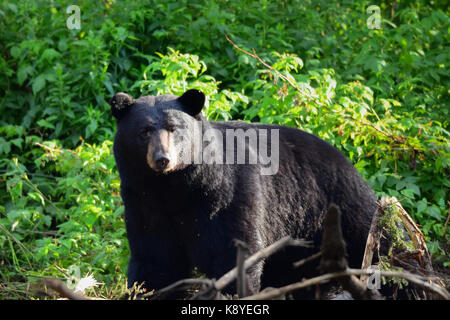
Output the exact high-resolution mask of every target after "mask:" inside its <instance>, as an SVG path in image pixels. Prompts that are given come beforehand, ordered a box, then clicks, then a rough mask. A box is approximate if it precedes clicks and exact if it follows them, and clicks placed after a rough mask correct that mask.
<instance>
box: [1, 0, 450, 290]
mask: <svg viewBox="0 0 450 320" xmlns="http://www.w3.org/2000/svg"><path fill="white" fill-rule="evenodd" d="M71 4H72V3H69V2H67V1H63V0H58V1H52V2H48V1H44V0H38V1H29V0H25V1H20V2H16V1H8V0H7V1H3V2H2V3H0V52H1V55H0V70H1V73H0V91H1V93H2V94H0V111H1V117H0V174H1V176H0V181H1V182H0V264H1V265H2V268H1V269H0V277H1V278H0V279H1V280H0V282H3V283H9V284H11V285H9V286H8V288H15V287H14V286H13V285H12V283H20V282H24V281H33V280H35V279H37V278H38V277H39V276H44V275H52V276H57V277H61V278H67V277H68V270H69V269H70V268H71V267H73V266H77V267H79V268H80V271H81V274H82V275H85V274H87V273H93V274H94V276H95V278H96V279H97V280H99V281H101V282H104V283H105V284H106V285H105V287H106V288H107V287H112V285H113V283H117V282H121V283H123V281H124V278H125V277H124V273H125V272H126V264H127V256H128V246H127V242H126V237H125V228H124V222H123V215H122V213H123V206H122V204H121V200H120V196H119V179H118V175H117V171H116V169H115V164H114V159H113V157H112V154H111V145H112V142H111V140H112V138H113V133H114V130H115V123H114V120H113V119H112V117H111V116H110V115H109V105H108V103H107V100H108V99H109V98H110V97H111V96H112V95H113V94H114V92H118V91H125V92H129V93H130V94H132V95H133V96H135V97H137V96H140V95H144V94H162V93H173V94H180V93H182V92H183V91H184V90H186V89H187V88H197V89H200V90H202V91H204V92H205V93H206V94H207V96H208V101H207V108H206V109H205V116H207V117H208V119H211V120H229V119H240V120H244V121H253V122H256V121H258V122H264V123H277V124H282V125H287V126H292V127H297V128H301V129H303V130H305V131H308V132H311V133H314V134H316V135H318V136H320V137H322V138H323V139H325V140H327V141H328V142H330V143H331V144H333V145H334V146H336V147H337V148H338V149H340V150H342V151H343V152H344V153H345V154H346V155H347V156H348V157H349V159H350V160H351V161H352V162H353V163H354V164H355V166H356V167H357V168H358V170H359V172H360V173H361V174H362V175H363V177H364V178H365V179H366V181H368V182H369V184H370V185H371V186H372V187H373V188H374V190H375V191H376V192H377V194H378V195H379V196H383V195H388V196H394V197H397V198H398V199H400V200H401V201H402V205H403V207H404V208H405V209H406V210H407V211H408V212H409V213H410V214H411V215H412V217H413V219H414V220H415V221H416V222H417V223H418V224H419V225H420V227H421V230H422V231H423V233H424V234H425V236H426V238H427V240H428V247H429V250H430V252H431V253H432V254H433V256H434V258H435V259H436V262H438V263H439V262H440V263H443V264H444V265H445V266H448V265H449V263H450V259H449V256H448V248H449V246H450V244H449V238H448V232H447V237H445V235H444V232H445V231H444V230H445V221H446V219H447V216H448V214H449V198H448V195H447V194H448V190H449V187H450V180H449V170H450V169H449V165H450V160H449V159H450V146H449V142H448V141H449V131H448V126H449V122H448V119H449V110H450V107H449V101H450V99H449V91H448V88H449V85H450V83H449V72H448V65H449V62H450V50H449V32H448V30H449V27H450V26H449V16H448V8H447V6H446V3H445V2H444V1H435V2H433V4H430V3H429V2H427V1H416V2H411V1H396V5H395V8H392V6H391V2H387V1H382V2H381V3H380V4H379V6H380V8H381V16H382V20H381V26H380V27H381V28H380V29H378V30H377V29H373V30H371V29H368V28H367V19H368V18H369V14H368V13H367V12H366V9H367V7H368V6H370V5H372V4H373V3H371V2H369V1H355V2H352V1H341V2H329V1H322V0H318V1H300V0H298V1H259V2H256V1H248V0H240V1H222V0H215V1H204V0H197V1H187V0H182V1H158V0H152V1H144V0H134V1H118V0H117V1H115V0H105V1H100V0H97V1H86V0H80V1H77V3H76V4H77V5H78V6H80V8H81V30H76V29H74V30H69V29H67V28H66V19H67V18H68V16H69V15H68V14H66V8H67V7H68V6H69V5H71ZM243 8H244V9H243ZM225 34H228V35H229V37H230V38H231V39H232V40H233V41H234V42H235V43H236V44H237V45H238V46H240V47H241V48H242V49H244V50H246V51H248V52H251V53H253V52H256V53H257V55H258V56H259V57H260V58H261V59H263V60H264V61H265V62H266V63H268V64H269V65H271V66H272V67H273V68H274V70H270V69H268V68H266V67H265V66H263V65H262V64H261V63H259V62H258V60H257V59H254V58H252V57H250V56H249V55H246V54H245V53H243V52H241V51H238V50H236V49H234V48H233V46H232V45H231V44H230V43H229V42H228V41H227V40H226V38H225ZM253 50H255V51H253ZM281 75H282V76H281ZM283 78H284V79H283ZM285 79H288V80H289V81H290V82H291V83H292V84H294V86H292V85H290V84H289V83H288V82H286V80H285ZM3 289H4V288H3V287H0V297H3V296H5V297H11V296H14V297H23V296H26V295H28V294H30V293H29V292H24V291H23V290H22V289H20V290H19V289H17V290H16V289H11V290H9V289H8V290H9V291H8V290H7V289H4V290H3ZM102 290H103V289H102ZM105 290H106V289H105ZM101 294H104V295H110V294H111V292H109V293H108V292H105V291H104V290H103V291H101Z"/></svg>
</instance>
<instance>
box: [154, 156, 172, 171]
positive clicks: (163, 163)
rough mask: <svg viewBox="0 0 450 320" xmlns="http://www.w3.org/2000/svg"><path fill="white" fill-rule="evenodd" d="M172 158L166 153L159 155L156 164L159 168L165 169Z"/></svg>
mask: <svg viewBox="0 0 450 320" xmlns="http://www.w3.org/2000/svg"><path fill="white" fill-rule="evenodd" d="M169 162H170V160H169V158H167V157H166V156H165V155H161V154H160V155H157V156H156V159H155V163H156V166H157V167H158V169H159V170H164V169H165V168H166V167H167V165H168V164H169Z"/></svg>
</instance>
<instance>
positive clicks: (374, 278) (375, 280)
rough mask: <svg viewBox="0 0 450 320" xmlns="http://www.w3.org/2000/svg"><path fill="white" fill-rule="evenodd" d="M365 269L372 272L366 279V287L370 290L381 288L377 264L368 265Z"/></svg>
mask: <svg viewBox="0 0 450 320" xmlns="http://www.w3.org/2000/svg"><path fill="white" fill-rule="evenodd" d="M367 271H369V272H373V274H372V275H370V276H369V278H368V279H367V289H370V290H374V289H376V290H379V289H381V274H380V270H378V268H377V266H370V267H369V268H367Z"/></svg>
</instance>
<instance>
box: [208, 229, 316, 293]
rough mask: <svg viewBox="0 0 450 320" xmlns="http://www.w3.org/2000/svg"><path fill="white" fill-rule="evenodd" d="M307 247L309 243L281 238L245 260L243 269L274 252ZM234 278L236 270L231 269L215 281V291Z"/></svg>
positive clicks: (287, 237)
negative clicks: (288, 248) (292, 247)
mask: <svg viewBox="0 0 450 320" xmlns="http://www.w3.org/2000/svg"><path fill="white" fill-rule="evenodd" d="M309 245H310V242H309V241H305V240H296V239H292V238H291V237H289V236H286V237H284V238H281V239H280V240H278V241H276V242H274V243H273V244H271V245H270V246H268V247H266V248H264V249H262V250H260V251H258V252H256V253H255V254H253V255H251V256H250V257H249V258H247V259H246V260H245V264H244V269H245V270H247V269H248V268H250V267H252V266H254V265H255V264H256V263H258V262H259V261H261V260H262V259H265V258H267V257H269V256H271V255H273V254H274V253H275V252H277V251H279V250H281V249H283V248H285V247H287V246H301V247H308V246H309ZM236 276H237V268H233V269H231V270H230V271H228V272H227V273H226V274H224V275H223V276H222V277H221V278H220V279H219V280H217V281H216V283H215V287H216V289H217V290H218V291H220V290H222V289H224V288H225V287H226V286H228V285H229V284H230V283H231V282H232V281H233V280H234V279H235V278H236Z"/></svg>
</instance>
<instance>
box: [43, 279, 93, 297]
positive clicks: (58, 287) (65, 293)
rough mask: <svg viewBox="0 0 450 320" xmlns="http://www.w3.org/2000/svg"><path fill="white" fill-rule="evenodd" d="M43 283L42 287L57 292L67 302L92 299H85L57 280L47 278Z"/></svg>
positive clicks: (82, 295) (79, 293)
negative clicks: (67, 300)
mask: <svg viewBox="0 0 450 320" xmlns="http://www.w3.org/2000/svg"><path fill="white" fill-rule="evenodd" d="M43 281H44V286H46V287H47V288H50V289H52V290H54V291H56V292H58V293H59V295H60V296H61V297H64V298H67V299H69V300H92V298H89V297H86V296H85V295H84V294H82V293H81V292H77V291H73V290H71V289H69V288H68V287H67V286H66V285H65V284H64V282H62V281H61V280H59V279H53V278H47V279H44V280H43Z"/></svg>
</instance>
